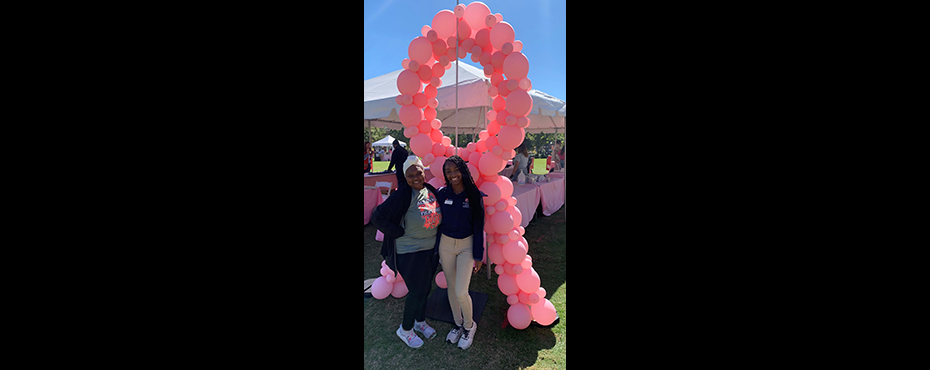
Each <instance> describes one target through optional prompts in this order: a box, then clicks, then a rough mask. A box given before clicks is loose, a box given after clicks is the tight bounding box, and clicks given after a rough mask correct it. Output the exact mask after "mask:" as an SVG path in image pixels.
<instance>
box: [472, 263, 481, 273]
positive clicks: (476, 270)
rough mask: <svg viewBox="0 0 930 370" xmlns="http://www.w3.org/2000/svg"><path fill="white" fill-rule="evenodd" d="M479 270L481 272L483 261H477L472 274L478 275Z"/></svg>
mask: <svg viewBox="0 0 930 370" xmlns="http://www.w3.org/2000/svg"><path fill="white" fill-rule="evenodd" d="M478 270H481V261H475V268H474V269H473V270H472V272H473V273H476V274H477V273H478Z"/></svg>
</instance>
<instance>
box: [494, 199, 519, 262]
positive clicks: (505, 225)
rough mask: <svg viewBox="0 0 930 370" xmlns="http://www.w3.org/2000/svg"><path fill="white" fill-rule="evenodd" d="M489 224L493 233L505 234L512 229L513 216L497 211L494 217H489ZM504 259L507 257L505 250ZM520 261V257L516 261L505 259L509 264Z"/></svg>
mask: <svg viewBox="0 0 930 370" xmlns="http://www.w3.org/2000/svg"><path fill="white" fill-rule="evenodd" d="M490 222H491V226H492V227H494V232H495V233H498V234H506V233H507V232H508V231H510V229H512V228H513V215H511V214H510V212H507V211H497V212H495V213H494V216H491V220H490ZM504 247H505V248H506V247H507V246H506V245H505V246H504ZM504 257H505V258H506V257H507V251H506V249H505V250H504ZM520 261H523V256H520V259H519V260H516V261H514V260H511V259H510V258H508V259H507V262H510V263H520Z"/></svg>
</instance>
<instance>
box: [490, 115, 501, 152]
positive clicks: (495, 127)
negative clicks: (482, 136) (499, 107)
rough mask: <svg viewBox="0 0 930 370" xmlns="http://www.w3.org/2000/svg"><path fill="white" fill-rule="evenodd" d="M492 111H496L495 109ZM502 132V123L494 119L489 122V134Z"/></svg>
mask: <svg viewBox="0 0 930 370" xmlns="http://www.w3.org/2000/svg"><path fill="white" fill-rule="evenodd" d="M491 112H494V111H493V110H492V111H491ZM500 132H501V125H500V123H497V121H494V120H492V121H491V122H488V135H497V134H498V133H500ZM497 140H498V144H499V143H500V138H498V139H497Z"/></svg>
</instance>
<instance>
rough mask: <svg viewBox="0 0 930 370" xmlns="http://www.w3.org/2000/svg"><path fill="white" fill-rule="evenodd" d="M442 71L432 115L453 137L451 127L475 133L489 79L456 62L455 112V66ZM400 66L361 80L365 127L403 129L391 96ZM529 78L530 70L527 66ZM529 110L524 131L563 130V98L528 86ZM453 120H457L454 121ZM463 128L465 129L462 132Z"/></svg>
mask: <svg viewBox="0 0 930 370" xmlns="http://www.w3.org/2000/svg"><path fill="white" fill-rule="evenodd" d="M455 65H456V63H454V62H453V63H452V67H451V68H450V69H448V70H446V72H445V74H444V75H443V76H442V78H441V80H442V86H441V87H440V88H439V89H437V95H436V98H437V99H438V100H439V106H438V107H437V108H436V118H438V119H439V120H440V121H442V128H441V130H442V131H443V133H444V134H445V135H446V136H450V137H453V135H454V132H455V128H456V127H457V128H458V129H459V131H462V132H467V133H472V132H475V133H477V132H478V131H480V130H483V129H484V128H485V127H486V125H487V119H486V118H485V114H486V112H487V110H488V109H491V99H490V97H489V96H488V87H490V86H491V83H490V79H487V78H485V77H484V71H482V70H480V69H478V68H477V67H474V66H472V65H470V64H468V63H464V62H461V61H460V62H459V63H458V71H459V73H458V75H459V76H458V80H459V84H458V86H459V88H458V108H459V109H458V115H457V117H456V111H455V93H456V92H455V70H456V67H455ZM401 71H403V69H398V70H396V71H393V72H390V73H387V74H384V75H381V76H378V77H374V78H371V79H368V80H365V112H364V113H365V117H364V119H365V120H364V123H365V127H368V126H369V125H371V126H372V127H382V128H390V129H394V130H396V129H403V128H404V127H403V125H401V123H400V118H399V117H398V116H397V111H398V110H399V109H400V106H399V105H397V102H396V101H395V98H396V97H397V95H398V94H399V92H398V91H397V75H399V74H400V72H401ZM530 76H531V78H530V79H532V69H530ZM529 94H530V97H532V98H533V109H532V110H531V111H530V114H529V116H528V117H527V118H529V120H530V126H529V127H528V128H527V129H526V132H532V133H539V132H546V133H550V132H565V101H563V100H561V99H558V98H555V97H553V96H551V95H549V94H546V93H544V92H542V91H539V90H535V89H531V90H530V91H529ZM456 121H457V122H456ZM463 129H465V130H464V131H463Z"/></svg>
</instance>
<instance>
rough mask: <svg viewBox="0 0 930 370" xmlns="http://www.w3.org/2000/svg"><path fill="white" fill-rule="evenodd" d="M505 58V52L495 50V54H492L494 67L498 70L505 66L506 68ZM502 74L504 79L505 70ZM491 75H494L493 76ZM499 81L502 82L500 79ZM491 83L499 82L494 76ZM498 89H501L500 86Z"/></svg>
mask: <svg viewBox="0 0 930 370" xmlns="http://www.w3.org/2000/svg"><path fill="white" fill-rule="evenodd" d="M504 58H506V57H505V56H504V53H502V52H500V51H495V52H494V53H493V54H491V65H492V66H494V69H496V70H503V68H504ZM495 74H497V73H496V72H495ZM501 75H502V76H501V79H502V80H503V72H501ZM491 77H493V76H491ZM498 82H500V81H498ZM491 85H494V86H497V84H495V83H494V79H493V78H492V79H491ZM498 89H500V88H499V87H498Z"/></svg>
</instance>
